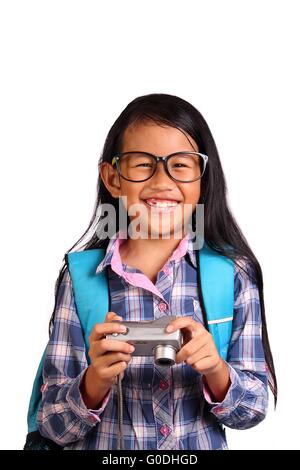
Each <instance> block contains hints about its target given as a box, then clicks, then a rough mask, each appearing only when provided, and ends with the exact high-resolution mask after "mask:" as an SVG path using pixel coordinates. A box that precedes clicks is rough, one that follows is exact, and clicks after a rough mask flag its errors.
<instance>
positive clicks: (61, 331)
mask: <svg viewBox="0 0 300 470" xmlns="http://www.w3.org/2000/svg"><path fill="white" fill-rule="evenodd" d="M122 242H123V240H122V238H120V232H118V233H117V236H115V237H114V238H112V239H111V240H110V242H109V245H108V247H107V250H106V255H105V257H104V258H103V260H102V261H101V262H100V264H99V265H98V267H97V270H96V273H95V274H97V273H99V272H100V271H101V270H103V269H105V268H107V269H108V273H109V286H110V296H111V311H113V312H116V313H117V314H118V315H120V316H121V317H123V318H124V320H126V321H143V320H153V319H156V318H159V317H161V316H163V315H170V314H171V313H172V315H176V316H191V317H192V318H193V319H194V320H195V321H197V322H200V323H202V324H203V317H202V311H201V307H200V303H199V297H198V291H197V265H196V253H195V251H194V250H193V244H192V240H191V239H190V238H189V235H187V236H186V237H185V238H183V239H182V240H181V241H180V243H179V244H178V246H177V248H176V249H175V250H174V252H173V254H172V255H171V256H170V258H169V259H168V260H167V262H166V263H165V265H164V266H163V268H162V269H161V270H160V271H159V273H158V275H157V280H156V283H155V284H153V283H152V282H151V281H150V279H149V278H148V277H147V276H146V275H145V274H143V273H142V271H140V270H139V269H136V268H133V267H130V266H128V265H126V264H124V263H122V260H121V258H120V253H119V246H120V243H122ZM244 263H245V262H244ZM240 264H241V261H240ZM244 266H245V265H244ZM86 354H87V351H86V348H85V343H84V338H83V332H82V329H81V326H80V322H79V319H78V315H77V311H76V304H75V301H74V296H73V290H72V281H71V277H70V273H69V271H68V269H67V270H66V272H65V275H64V278H63V282H62V284H61V286H60V289H59V292H58V302H57V307H56V316H55V321H54V328H53V331H52V334H51V338H50V341H49V344H48V347H47V351H46V360H45V365H44V371H43V375H44V385H43V387H42V392H43V401H42V406H41V408H40V410H39V413H38V425H39V430H40V432H41V434H42V435H44V436H45V437H48V438H50V439H52V440H53V441H55V442H56V443H58V444H60V445H62V446H65V449H105V450H111V449H117V442H118V406H117V403H118V402H117V385H113V386H112V387H111V389H110V390H109V392H108V393H107V395H106V396H105V397H104V399H103V400H102V402H101V404H100V405H101V406H100V408H99V409H98V410H91V409H88V408H87V407H86V406H85V404H84V402H83V400H82V396H81V393H80V384H81V380H82V378H83V375H84V374H85V371H86V370H87V367H88V364H87V359H86ZM226 365H227V367H228V371H229V375H230V380H231V385H230V388H229V390H228V392H227V394H226V396H225V398H224V400H223V401H222V402H220V403H217V402H214V401H213V396H212V395H211V394H210V390H209V388H208V385H207V384H205V382H204V381H203V380H202V375H201V374H200V373H198V372H196V371H195V370H194V369H193V368H192V367H191V366H190V365H188V364H185V363H181V364H175V365H173V366H172V367H169V368H164V367H161V366H156V365H155V364H154V361H153V358H152V357H135V356H133V357H132V359H131V361H130V362H129V364H128V366H127V368H126V370H125V373H124V378H123V380H122V388H123V401H124V411H123V432H124V444H125V449H146V450H149V449H159V450H167V449H181V450H187V449H192V450H197V449H198V450H204V449H208V450H209V449H227V448H228V447H227V442H226V436H225V429H224V427H223V425H225V426H228V427H230V428H233V429H247V428H250V427H252V426H255V425H256V424H258V423H259V422H260V421H262V420H263V419H264V417H265V415H266V412H267V406H268V387H267V368H266V364H265V357H264V351H263V347H262V340H261V312H260V302H259V293H258V288H257V286H256V285H255V284H253V283H252V282H251V281H250V280H249V278H248V276H246V275H245V273H244V272H243V270H241V269H240V268H238V267H236V266H235V278H234V320H233V333H232V338H231V342H230V346H229V351H228V358H227V362H226Z"/></svg>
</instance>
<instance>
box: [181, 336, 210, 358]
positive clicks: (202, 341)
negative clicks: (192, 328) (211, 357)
mask: <svg viewBox="0 0 300 470" xmlns="http://www.w3.org/2000/svg"><path fill="white" fill-rule="evenodd" d="M206 344H207V338H206V336H197V337H195V338H193V339H191V340H190V341H189V342H188V343H186V344H185V345H184V346H182V348H181V349H180V351H179V352H178V353H177V355H176V362H177V363H180V362H183V361H185V360H186V359H187V358H188V357H190V356H192V355H193V354H194V353H195V352H196V351H198V350H200V349H202V348H203V347H205V345H206Z"/></svg>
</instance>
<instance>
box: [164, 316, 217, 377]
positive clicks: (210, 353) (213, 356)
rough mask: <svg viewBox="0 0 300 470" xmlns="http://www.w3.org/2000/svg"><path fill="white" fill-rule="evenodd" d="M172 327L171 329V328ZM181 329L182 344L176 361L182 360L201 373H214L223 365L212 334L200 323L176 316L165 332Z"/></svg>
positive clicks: (189, 318)
mask: <svg viewBox="0 0 300 470" xmlns="http://www.w3.org/2000/svg"><path fill="white" fill-rule="evenodd" d="M172 327H173V329H172ZM178 329H180V330H182V335H183V346H182V347H181V349H180V351H178V353H177V354H176V362H177V363H181V362H183V361H185V362H186V364H190V365H191V366H192V367H193V369H195V370H196V371H197V372H199V373H200V374H203V375H206V376H207V375H210V374H215V373H216V372H218V371H219V370H220V369H221V368H222V366H223V360H222V358H221V357H220V355H219V353H218V351H217V348H216V346H215V343H214V340H213V337H212V335H211V334H210V333H209V332H208V331H207V330H206V329H205V328H204V326H203V325H202V324H201V323H198V322H196V321H195V320H193V319H192V318H191V317H178V318H176V319H175V320H173V321H172V322H171V323H170V324H169V325H168V326H167V328H166V331H167V333H169V332H174V331H176V330H178Z"/></svg>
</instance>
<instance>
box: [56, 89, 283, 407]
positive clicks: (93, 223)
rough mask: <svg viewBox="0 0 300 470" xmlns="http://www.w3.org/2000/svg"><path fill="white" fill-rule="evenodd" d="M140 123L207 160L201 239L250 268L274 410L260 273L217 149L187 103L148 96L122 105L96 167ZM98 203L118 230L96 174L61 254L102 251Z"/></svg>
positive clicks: (272, 372)
mask: <svg viewBox="0 0 300 470" xmlns="http://www.w3.org/2000/svg"><path fill="white" fill-rule="evenodd" d="M143 121H152V122H154V123H157V124H159V125H167V126H171V127H175V128H178V129H180V130H181V131H184V132H185V133H186V134H188V135H189V136H191V137H192V138H193V139H194V141H195V142H196V143H197V145H198V149H199V150H198V151H199V152H201V153H204V154H206V155H208V157H209V160H208V164H207V168H206V170H205V173H204V175H203V178H202V179H201V197H200V200H199V203H201V202H205V204H204V237H205V241H206V243H207V245H208V246H210V247H211V248H212V249H213V250H215V251H217V252H218V253H220V254H222V255H224V256H227V257H229V258H231V259H232V260H233V261H234V262H236V264H238V262H237V261H236V260H237V259H238V258H242V259H244V260H246V261H248V263H247V265H248V266H249V267H250V270H247V271H246V270H244V269H243V267H242V266H240V267H241V269H243V270H244V271H245V272H246V274H247V275H248V276H249V277H250V278H251V279H252V280H253V281H254V282H256V284H257V286H258V290H259V297H260V306H261V318H262V341H263V347H264V353H265V359H266V363H267V366H268V382H269V386H270V388H271V390H272V393H273V395H274V399H275V407H276V402H277V380H276V374H275V368H274V363H273V357H272V352H271V348H270V343H269V339H268V332H267V323H266V315H265V306H264V295H263V275H262V270H261V267H260V264H259V262H258V260H257V259H256V257H255V255H254V253H253V252H252V250H251V248H250V246H249V245H248V243H247V241H246V239H245V237H244V235H243V234H242V231H241V229H240V228H239V226H238V224H237V222H236V220H235V219H234V217H233V215H232V213H231V211H230V209H229V207H228V205H227V200H226V194H227V187H226V182H225V177H224V173H223V170H222V166H221V162H220V158H219V154H218V150H217V146H216V144H215V141H214V139H213V136H212V134H211V132H210V129H209V127H208V125H207V123H206V121H205V119H204V118H203V116H202V115H201V113H200V112H199V111H198V110H197V109H196V108H195V107H194V106H192V105H191V104H190V103H188V102H187V101H185V100H184V99H182V98H179V97H177V96H174V95H169V94H163V93H153V94H148V95H144V96H139V97H137V98H135V99H134V100H133V101H131V102H130V103H129V104H128V105H127V106H126V108H125V109H124V110H123V111H122V113H121V114H120V116H119V117H118V118H117V120H116V121H115V123H114V124H113V126H112V127H111V129H110V131H109V133H108V135H107V137H106V140H105V143H104V147H103V151H102V155H101V156H100V159H99V165H100V164H101V163H102V162H109V163H110V162H111V160H112V158H113V156H114V155H115V154H116V153H119V152H121V151H122V143H123V136H124V132H125V130H126V128H127V127H128V126H129V125H130V124H134V123H139V122H143ZM103 203H106V204H107V203H108V204H112V205H113V206H114V207H115V213H116V215H117V220H116V222H117V223H116V229H117V230H119V220H118V213H119V212H118V200H117V199H115V198H113V197H112V196H111V194H110V193H109V191H108V190H107V189H106V187H105V185H104V183H103V181H101V178H100V175H99V172H98V182H97V198H96V203H95V206H94V212H93V215H92V218H91V220H90V223H89V226H88V228H87V229H86V231H85V232H84V234H83V235H82V236H81V237H80V239H79V240H78V241H77V242H76V243H75V244H74V245H73V246H72V247H71V248H70V249H69V250H68V251H67V252H66V254H67V253H69V252H71V251H72V250H73V249H74V248H76V249H77V250H79V249H80V250H89V249H93V248H107V245H108V242H109V239H108V238H107V237H106V238H105V239H102V240H101V238H99V236H98V233H99V232H98V228H99V226H100V225H101V220H102V219H103V214H102V213H101V210H99V208H100V207H101V204H103ZM193 216H194V215H193ZM128 221H129V218H128V217H127V222H128ZM85 238H86V242H85V243H83V246H82V247H81V248H79V244H80V243H81V242H83V241H84V239H85ZM228 247H233V250H231V249H229V250H228ZM66 254H65V256H64V259H63V265H62V267H61V269H60V272H59V276H58V278H57V280H56V284H55V305H54V309H53V313H52V316H51V319H50V324H49V334H51V330H52V327H53V322H54V316H55V310H56V305H57V293H58V289H59V286H60V284H61V282H62V279H63V276H64V272H65V270H66V268H67V264H66ZM203 315H204V316H205V312H203Z"/></svg>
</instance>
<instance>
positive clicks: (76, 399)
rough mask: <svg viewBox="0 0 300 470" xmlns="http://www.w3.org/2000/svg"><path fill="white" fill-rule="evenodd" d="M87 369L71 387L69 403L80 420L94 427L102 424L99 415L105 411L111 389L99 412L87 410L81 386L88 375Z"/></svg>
mask: <svg viewBox="0 0 300 470" xmlns="http://www.w3.org/2000/svg"><path fill="white" fill-rule="evenodd" d="M86 371H87V368H86V369H84V370H83V371H82V372H81V373H80V374H79V375H78V376H77V377H76V379H75V380H74V382H73V384H72V385H71V387H70V389H69V391H68V393H67V396H66V398H67V402H68V404H69V406H70V408H71V410H72V411H73V412H74V413H75V414H76V415H77V416H78V418H79V419H80V420H82V421H84V422H85V423H86V424H88V425H90V426H93V425H95V424H97V423H100V421H101V418H100V417H99V415H100V414H101V413H102V412H103V411H104V409H105V407H106V405H107V402H108V400H109V398H110V395H111V389H109V390H108V392H107V394H106V395H105V397H104V398H103V399H102V401H101V403H100V408H98V409H97V410H92V409H90V408H87V407H86V405H85V403H84V401H83V399H82V395H81V392H80V385H81V381H82V379H83V377H84V374H85V373H86Z"/></svg>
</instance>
